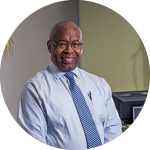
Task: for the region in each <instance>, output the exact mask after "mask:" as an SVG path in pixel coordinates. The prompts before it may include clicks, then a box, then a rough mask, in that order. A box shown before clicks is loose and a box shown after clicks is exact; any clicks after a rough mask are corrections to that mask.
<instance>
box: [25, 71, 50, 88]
mask: <svg viewBox="0 0 150 150" xmlns="http://www.w3.org/2000/svg"><path fill="white" fill-rule="evenodd" d="M50 76H51V72H50V71H49V70H48V68H46V69H44V70H41V71H39V72H37V73H36V74H35V76H33V77H32V78H30V79H29V80H28V81H27V82H26V83H25V85H24V86H23V87H26V88H40V87H41V86H44V85H45V84H46V83H47V79H48V78H49V77H50Z"/></svg>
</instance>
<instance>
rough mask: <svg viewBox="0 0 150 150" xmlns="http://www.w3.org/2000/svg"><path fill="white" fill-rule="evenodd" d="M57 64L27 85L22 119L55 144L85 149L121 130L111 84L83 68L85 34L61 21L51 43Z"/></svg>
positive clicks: (29, 129)
mask: <svg viewBox="0 0 150 150" xmlns="http://www.w3.org/2000/svg"><path fill="white" fill-rule="evenodd" d="M47 46H48V50H49V53H50V54H51V63H50V65H49V66H48V67H47V68H46V69H45V70H42V71H40V72H38V73H37V74H36V76H35V77H33V78H31V79H30V80H29V81H28V82H27V83H26V84H25V85H24V87H23V90H22V93H21V96H20V100H19V104H18V116H17V118H18V123H19V124H20V126H21V127H22V128H23V129H24V130H25V131H26V132H28V133H29V134H30V135H31V136H33V137H34V138H36V139H37V140H39V141H41V142H43V143H45V144H48V145H50V146H54V147H58V148H63V149H71V150H79V149H89V148H93V147H97V146H100V145H102V144H105V143H107V142H109V141H111V140H113V139H114V138H116V137H117V136H119V135H120V134H121V121H120V119H119V116H118V114H117V111H116V108H115V105H114V102H113V100H112V96H111V94H112V93H111V90H110V87H109V85H108V84H107V82H106V81H105V80H104V79H102V78H99V77H97V76H95V75H92V74H90V73H88V72H86V71H84V70H82V69H79V68H78V67H77V65H78V64H79V61H80V58H81V54H82V33H81V30H80V29H79V27H77V26H76V25H75V24H73V23H72V22H67V21H64V22H60V23H58V24H56V25H55V26H54V27H53V28H52V30H51V33H50V40H48V42H47Z"/></svg>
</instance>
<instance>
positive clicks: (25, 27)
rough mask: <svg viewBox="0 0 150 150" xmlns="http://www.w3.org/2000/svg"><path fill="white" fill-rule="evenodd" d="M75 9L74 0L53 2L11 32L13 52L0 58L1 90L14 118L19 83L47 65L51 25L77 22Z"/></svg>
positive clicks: (19, 91) (20, 84)
mask: <svg viewBox="0 0 150 150" xmlns="http://www.w3.org/2000/svg"><path fill="white" fill-rule="evenodd" d="M77 10H78V8H77V0H72V1H65V2H58V3H54V4H51V5H48V6H46V7H44V8H41V9H40V10H38V11H36V12H35V13H33V14H31V15H30V16H29V17H28V18H26V19H25V20H24V21H23V22H22V23H21V24H20V25H19V26H18V27H17V28H16V30H15V31H14V33H13V35H14V38H15V39H16V42H15V43H14V44H13V50H14V55H12V56H10V57H9V59H8V60H7V59H6V55H5V54H4V56H3V58H2V61H1V88H2V93H3V97H4V100H5V102H6V104H7V107H8V109H9V111H10V113H11V114H12V116H13V117H14V119H16V112H17V103H18V99H19V95H20V93H21V90H22V86H23V85H24V84H25V83H26V81H27V80H28V79H30V78H31V77H32V76H34V75H35V74H36V72H38V71H40V70H42V69H44V68H46V67H47V66H48V65H49V62H50V54H49V53H48V50H47V45H46V42H47V40H48V38H49V33H50V30H51V28H52V26H53V25H54V24H55V23H57V22H59V21H64V20H68V21H72V22H74V23H75V24H77V25H78V11H77ZM10 35H11V33H10ZM8 38H9V37H8Z"/></svg>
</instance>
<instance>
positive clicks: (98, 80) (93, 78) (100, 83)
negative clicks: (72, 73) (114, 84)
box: [78, 68, 111, 91]
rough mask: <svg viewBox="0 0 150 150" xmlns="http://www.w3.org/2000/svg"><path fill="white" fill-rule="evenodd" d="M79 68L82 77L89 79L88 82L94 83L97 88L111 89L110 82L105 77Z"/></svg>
mask: <svg viewBox="0 0 150 150" xmlns="http://www.w3.org/2000/svg"><path fill="white" fill-rule="evenodd" d="M78 69H79V74H80V76H81V77H82V79H85V81H87V82H86V83H87V84H89V83H90V84H92V85H95V86H96V87H97V88H100V89H101V90H103V91H111V88H110V86H109V84H108V83H107V81H106V80H105V79H104V78H103V77H99V76H97V75H94V74H92V73H89V72H87V71H85V70H83V69H80V68H78Z"/></svg>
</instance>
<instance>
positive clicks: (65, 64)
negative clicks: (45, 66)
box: [47, 24, 82, 72]
mask: <svg viewBox="0 0 150 150" xmlns="http://www.w3.org/2000/svg"><path fill="white" fill-rule="evenodd" d="M51 40H53V41H54V42H56V43H57V42H60V41H62V42H63V41H65V42H67V43H69V45H68V47H67V48H66V49H64V50H62V49H60V48H58V47H57V45H55V44H54V43H52V42H51V41H48V42H47V46H48V50H49V52H50V53H51V60H52V62H53V63H54V64H55V65H56V66H57V67H58V68H59V69H60V70H61V71H63V72H70V71H72V70H74V69H75V68H76V66H77V65H78V64H79V61H80V57H81V54H82V46H81V48H80V49H75V50H73V49H72V47H71V43H73V42H75V41H78V42H80V43H81V42H82V41H81V35H80V31H79V29H78V28H77V27H76V26H74V25H73V24H65V25H62V26H61V27H59V28H57V29H56V32H55V35H54V36H53V38H52V39H51Z"/></svg>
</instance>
